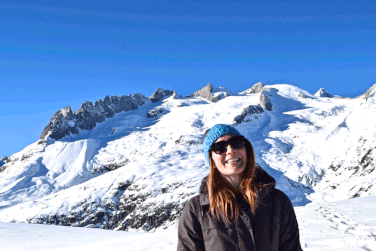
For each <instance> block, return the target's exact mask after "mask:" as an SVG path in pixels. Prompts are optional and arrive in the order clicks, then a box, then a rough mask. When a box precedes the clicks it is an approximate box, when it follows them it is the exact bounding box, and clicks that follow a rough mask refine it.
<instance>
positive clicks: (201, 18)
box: [0, 0, 376, 157]
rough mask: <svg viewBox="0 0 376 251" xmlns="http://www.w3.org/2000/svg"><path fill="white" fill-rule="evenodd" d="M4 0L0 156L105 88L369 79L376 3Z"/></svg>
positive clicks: (334, 87)
mask: <svg viewBox="0 0 376 251" xmlns="http://www.w3.org/2000/svg"><path fill="white" fill-rule="evenodd" d="M32 2H33V3H29V2H19V1H18V2H14V1H9V2H7V3H5V4H4V3H3V4H0V85H1V89H0V90H1V98H0V142H1V144H0V157H1V156H10V155H11V154H13V153H15V152H18V151H20V150H21V149H22V148H24V147H25V146H27V145H29V144H31V143H33V142H35V141H36V140H38V138H39V136H40V134H41V132H42V130H43V128H44V127H45V126H46V125H47V124H48V122H49V120H50V118H51V117H52V116H53V114H54V113H55V112H56V111H57V110H59V109H61V108H63V107H66V106H68V105H70V106H71V107H72V108H73V109H78V108H79V106H80V104H81V103H83V102H84V101H85V100H89V101H95V100H98V99H100V98H101V99H103V98H104V97H105V95H107V94H108V95H119V96H120V95H124V94H134V93H137V92H141V93H143V94H144V95H146V96H150V95H151V94H152V93H153V91H154V90H155V89H156V88H157V87H159V86H161V87H162V88H164V89H170V90H175V91H176V92H177V93H178V94H181V95H188V94H191V93H193V92H194V91H196V90H197V89H200V88H202V87H203V86H205V85H206V84H207V83H208V82H210V83H212V84H213V85H214V86H215V87H218V86H224V87H227V88H228V89H230V90H232V91H235V92H239V91H243V90H245V89H247V88H249V87H251V86H252V85H253V84H254V83H256V82H258V81H262V82H264V83H265V84H271V83H290V84H294V85H296V86H298V87H300V88H302V89H305V90H307V91H309V92H311V93H315V92H316V91H317V90H318V89H319V88H320V87H324V88H325V89H326V90H327V91H329V92H330V93H331V94H337V95H341V96H350V97H354V96H357V95H360V94H362V93H364V92H365V91H366V90H367V89H368V88H369V87H371V86H372V84H374V83H375V82H376V74H375V73H376V62H375V58H376V46H375V45H376V30H375V29H376V28H375V27H376V26H375V24H376V2H375V1H362V0H359V1H331V0H327V1H283V0H278V1H277V0H275V1H229V0H228V1H188V0H184V1H181V0H177V1H176V0H174V1H142V0H140V1H97V2H94V1H77V0H76V1H60V2H61V4H59V3H55V1H45V2H42V1H32Z"/></svg>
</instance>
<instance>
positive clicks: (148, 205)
mask: <svg viewBox="0 0 376 251" xmlns="http://www.w3.org/2000/svg"><path fill="white" fill-rule="evenodd" d="M375 89H376V84H375V85H373V86H372V87H371V88H370V89H369V90H368V91H367V92H366V93H364V94H363V95H361V96H359V97H356V98H352V99H351V98H342V97H339V96H333V95H331V94H330V93H328V92H327V91H325V90H324V89H323V88H321V89H320V90H319V91H318V92H317V93H315V94H314V95H312V94H310V93H308V92H307V91H304V90H302V89H300V88H298V87H295V86H292V85H284V84H282V85H263V84H262V83H257V84H255V85H254V86H253V87H252V88H250V89H248V90H245V91H243V92H241V93H234V92H232V91H230V90H227V89H226V88H224V87H218V88H216V87H213V86H212V85H211V84H210V83H209V84H208V85H207V86H205V87H204V88H202V89H201V90H197V91H196V92H194V93H193V94H192V95H189V96H185V97H182V96H180V95H178V94H177V93H176V92H175V91H170V90H164V89H162V88H158V89H157V90H156V91H155V92H154V93H153V95H152V96H150V97H146V96H144V95H142V94H134V95H128V96H127V95H123V96H120V97H119V96H111V97H110V96H106V97H105V98H104V100H103V101H102V100H98V101H95V102H94V104H93V103H92V102H89V101H86V102H85V103H83V104H82V106H81V108H80V109H78V110H77V111H72V109H71V108H70V107H69V106H67V107H65V108H63V109H61V110H59V111H57V112H56V113H55V115H54V116H53V117H52V118H51V120H50V122H49V123H48V125H46V127H45V129H44V130H43V132H42V133H41V136H40V139H39V140H38V141H37V142H35V143H33V144H31V145H29V146H27V147H25V148H24V149H23V150H22V151H20V152H18V153H15V154H13V155H11V156H9V157H3V158H1V159H0V212H1V213H0V221H3V222H28V223H40V224H56V225H64V226H81V227H93V228H103V229H114V230H143V231H150V230H153V229H157V228H167V227H168V226H171V225H174V224H176V222H177V220H178V218H179V216H180V213H181V211H182V209H183V208H184V205H185V203H186V202H187V200H188V199H189V198H191V197H192V196H194V195H196V194H197V193H198V188H199V184H200V182H201V180H202V178H203V177H205V176H206V175H208V167H207V165H206V163H205V160H204V155H203V149H202V148H203V146H202V140H203V134H204V132H205V131H206V130H207V129H208V128H210V127H212V126H213V125H215V124H218V123H225V124H231V125H233V126H235V127H236V128H237V129H238V130H239V131H240V132H241V133H242V134H243V135H245V136H246V137H247V138H248V139H249V140H250V141H251V143H252V144H253V147H254V149H255V155H256V162H257V164H258V165H259V166H261V167H262V168H264V169H265V170H266V171H267V172H268V173H269V174H270V175H271V176H273V177H274V178H275V179H276V181H277V188H278V189H280V190H282V191H283V192H285V193H286V194H287V195H288V196H289V197H290V199H291V200H292V202H293V204H294V206H304V205H307V204H309V203H311V202H315V201H320V202H322V201H338V200H341V199H349V198H356V197H365V196H370V195H375V194H376V186H375V183H376V179H375V178H376V172H374V170H375V159H376V150H375V149H376V121H375V119H372V118H374V117H376V104H375V101H376V97H375V94H376V90H375Z"/></svg>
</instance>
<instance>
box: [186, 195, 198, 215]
mask: <svg viewBox="0 0 376 251" xmlns="http://www.w3.org/2000/svg"><path fill="white" fill-rule="evenodd" d="M199 207H200V195H199V194H198V195H195V196H193V197H192V198H190V199H189V200H188V201H187V202H186V203H185V206H184V209H185V210H190V211H197V209H198V208H199Z"/></svg>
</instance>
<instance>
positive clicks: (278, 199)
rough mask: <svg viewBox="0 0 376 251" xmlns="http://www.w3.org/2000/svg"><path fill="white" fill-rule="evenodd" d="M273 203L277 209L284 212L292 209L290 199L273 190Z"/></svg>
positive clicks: (277, 190)
mask: <svg viewBox="0 0 376 251" xmlns="http://www.w3.org/2000/svg"><path fill="white" fill-rule="evenodd" d="M273 197H274V203H276V204H277V207H279V208H280V209H281V208H285V209H286V210H291V208H293V205H292V202H291V200H290V198H289V197H288V196H287V195H286V194H285V193H284V192H282V191H281V190H279V189H277V188H274V191H273Z"/></svg>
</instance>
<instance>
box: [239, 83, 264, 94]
mask: <svg viewBox="0 0 376 251" xmlns="http://www.w3.org/2000/svg"><path fill="white" fill-rule="evenodd" d="M263 89H264V84H263V83H261V82H258V83H256V84H254V85H253V86H252V87H251V88H249V89H248V90H245V91H244V92H242V94H256V93H260V92H262V90H263Z"/></svg>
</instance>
